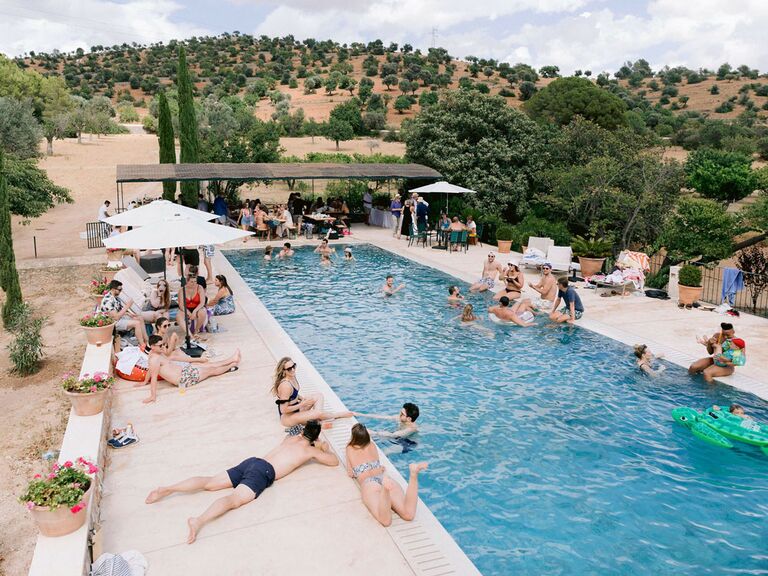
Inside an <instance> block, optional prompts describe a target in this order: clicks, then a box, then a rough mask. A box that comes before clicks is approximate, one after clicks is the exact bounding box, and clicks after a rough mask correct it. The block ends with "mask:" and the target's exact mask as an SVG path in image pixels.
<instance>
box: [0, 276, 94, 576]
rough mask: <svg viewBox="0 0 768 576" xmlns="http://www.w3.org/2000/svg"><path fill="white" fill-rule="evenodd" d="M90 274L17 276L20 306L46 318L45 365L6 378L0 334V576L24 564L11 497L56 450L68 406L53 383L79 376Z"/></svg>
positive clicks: (22, 570)
mask: <svg viewBox="0 0 768 576" xmlns="http://www.w3.org/2000/svg"><path fill="white" fill-rule="evenodd" d="M96 269H97V267H96V266H76V267H66V268H45V269H35V270H22V271H20V273H19V275H20V279H21V284H22V291H23V294H24V299H25V301H27V302H29V303H30V304H31V305H32V307H33V308H34V309H35V310H36V311H37V312H38V313H40V314H43V315H48V321H47V322H46V324H45V326H44V328H43V332H42V334H43V339H44V342H45V360H44V362H43V365H42V369H41V370H40V371H39V372H38V373H37V374H34V375H32V376H28V377H26V378H20V377H18V376H14V375H13V374H9V369H10V361H9V358H8V354H7V352H6V346H7V345H8V344H9V342H10V341H11V335H10V334H9V333H8V332H6V331H4V330H0V349H1V350H2V351H3V353H2V354H0V406H2V407H3V417H2V418H0V454H1V455H2V457H1V458H0V486H2V487H3V489H2V490H0V575H3V574H6V575H7V576H11V575H14V576H16V575H20V574H26V573H27V570H28V568H29V563H30V561H31V559H32V551H33V550H34V545H35V540H36V537H37V530H36V528H35V526H34V524H33V523H32V520H31V518H30V517H29V514H28V513H27V510H26V508H24V506H22V505H21V504H20V503H19V502H18V497H19V494H21V492H22V491H23V490H24V488H25V486H26V482H27V480H28V479H29V478H31V477H32V475H33V474H34V473H35V472H38V471H41V469H42V468H43V463H42V460H41V455H42V453H43V452H45V451H47V450H51V449H58V448H59V447H60V446H61V440H62V437H63V434H64V429H65V427H66V421H67V416H68V414H69V403H68V402H67V400H66V398H64V396H63V394H62V393H61V391H60V389H59V387H58V383H59V377H60V376H61V374H63V373H64V372H67V371H69V370H74V371H79V370H80V364H81V361H82V357H83V351H84V350H85V338H84V337H83V336H82V335H81V334H80V331H79V329H78V328H77V319H78V318H79V316H81V315H82V314H84V313H85V312H86V310H87V308H88V305H89V303H90V302H91V299H90V298H89V297H88V295H87V292H86V289H85V286H86V284H87V283H88V282H89V281H90V278H91V276H92V275H93V273H95V272H96Z"/></svg>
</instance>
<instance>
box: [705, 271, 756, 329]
mask: <svg viewBox="0 0 768 576" xmlns="http://www.w3.org/2000/svg"><path fill="white" fill-rule="evenodd" d="M723 270H725V268H719V267H718V268H713V269H708V268H704V267H702V268H701V285H702V287H703V292H702V295H701V300H703V301H704V302H709V303H710V304H718V305H719V304H720V303H722V302H723ZM742 274H743V275H744V289H743V290H740V291H738V292H737V293H736V297H735V299H734V304H733V307H734V308H736V309H738V310H741V311H743V312H749V313H751V314H757V315H758V316H767V317H768V289H766V290H763V291H762V293H761V294H759V295H758V297H757V301H756V302H754V301H753V298H752V293H753V292H752V290H750V288H751V287H752V284H754V283H753V282H751V280H753V279H754V280H755V281H757V280H763V281H764V279H763V278H762V277H760V278H758V277H757V276H755V275H754V274H749V273H747V272H742Z"/></svg>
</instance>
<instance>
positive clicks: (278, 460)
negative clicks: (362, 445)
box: [146, 420, 339, 544]
mask: <svg viewBox="0 0 768 576" xmlns="http://www.w3.org/2000/svg"><path fill="white" fill-rule="evenodd" d="M318 436H320V423H319V422H317V421H316V420H311V421H309V422H307V423H306V424H305V425H304V432H303V433H302V435H301V436H288V437H286V438H285V439H284V440H283V441H282V442H281V443H280V444H278V445H277V446H276V447H275V448H274V449H273V450H272V451H271V452H270V453H269V454H267V455H266V456H264V458H248V459H246V460H243V461H242V462H240V464H238V465H237V466H235V467H234V468H230V469H229V470H227V471H226V472H220V473H219V474H217V475H215V476H193V477H191V478H187V479H186V480H182V481H181V482H177V483H176V484H172V485H171V486H160V487H159V488H156V489H154V490H152V492H150V493H149V495H148V496H147V499H146V503H147V504H154V503H155V502H157V501H158V500H160V499H162V498H165V497H166V496H168V495H170V494H174V493H175V492H198V491H200V490H209V491H217V490H225V489H227V488H234V491H233V492H232V493H231V494H229V495H227V496H223V497H221V498H219V499H218V500H216V501H215V502H213V504H211V505H210V506H208V508H207V509H206V511H205V512H203V513H202V514H201V515H200V516H196V517H194V518H189V519H188V520H187V524H188V525H189V535H188V536H187V544H192V543H193V542H194V541H195V539H196V538H197V533H198V532H199V531H200V529H201V528H202V527H203V526H205V525H206V524H208V522H210V521H211V520H215V519H216V518H218V517H219V516H222V515H224V514H226V513H227V512H229V511H230V510H234V509H235V508H239V507H240V506H242V505H243V504H248V503H249V502H253V501H254V500H255V499H256V498H258V497H259V494H261V493H262V492H263V491H264V490H266V489H267V488H269V487H270V486H271V485H272V483H273V482H274V481H275V480H280V479H281V478H284V477H285V476H287V475H288V474H290V473H291V472H293V471H294V470H296V468H298V467H299V466H301V465H302V464H305V463H307V462H309V461H310V460H316V461H318V462H320V464H324V465H325V466H338V464H339V459H338V458H337V457H336V455H335V454H334V453H333V452H331V451H330V448H329V446H328V443H327V442H319V443H318V445H317V446H316V445H315V443H316V441H317V438H318Z"/></svg>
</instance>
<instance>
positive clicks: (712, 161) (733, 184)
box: [685, 148, 756, 202]
mask: <svg viewBox="0 0 768 576" xmlns="http://www.w3.org/2000/svg"><path fill="white" fill-rule="evenodd" d="M751 163H752V161H751V158H749V157H748V156H745V155H744V154H739V153H738V152H728V151H725V150H714V149H711V148H702V149H700V150H696V151H694V152H692V153H691V154H690V156H688V160H686V162H685V175H686V178H687V182H688V186H690V187H691V188H695V189H696V191H698V192H699V193H700V194H701V195H702V196H705V197H706V198H711V199H713V200H718V201H720V202H736V201H737V200H741V199H742V198H744V197H745V196H748V195H749V194H751V193H752V191H753V190H754V189H755V184H756V182H755V177H754V174H753V173H752V168H751Z"/></svg>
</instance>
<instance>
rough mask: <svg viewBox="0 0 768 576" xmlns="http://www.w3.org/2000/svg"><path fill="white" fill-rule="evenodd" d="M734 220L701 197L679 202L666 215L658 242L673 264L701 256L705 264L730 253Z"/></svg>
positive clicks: (721, 209) (719, 206) (684, 199)
mask: <svg viewBox="0 0 768 576" xmlns="http://www.w3.org/2000/svg"><path fill="white" fill-rule="evenodd" d="M733 234H734V220H733V218H732V217H731V215H730V214H728V213H727V212H726V211H725V208H724V207H723V206H722V205H721V204H718V203H717V202H713V201H712V200H705V199H702V198H683V199H681V200H680V201H679V202H678V203H677V206H676V208H675V210H674V211H673V212H672V214H670V216H669V218H668V220H667V222H666V225H665V227H664V231H663V233H662V235H661V238H660V242H661V244H662V245H663V246H666V248H667V252H668V254H669V257H670V258H671V259H672V260H673V261H675V262H687V261H690V260H693V259H694V258H697V257H699V256H701V258H702V260H703V261H705V262H711V261H714V260H721V259H723V258H728V257H729V256H730V255H731V254H732V253H733Z"/></svg>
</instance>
